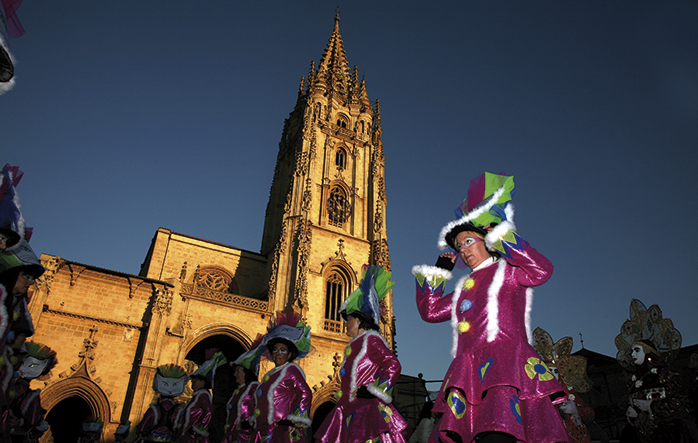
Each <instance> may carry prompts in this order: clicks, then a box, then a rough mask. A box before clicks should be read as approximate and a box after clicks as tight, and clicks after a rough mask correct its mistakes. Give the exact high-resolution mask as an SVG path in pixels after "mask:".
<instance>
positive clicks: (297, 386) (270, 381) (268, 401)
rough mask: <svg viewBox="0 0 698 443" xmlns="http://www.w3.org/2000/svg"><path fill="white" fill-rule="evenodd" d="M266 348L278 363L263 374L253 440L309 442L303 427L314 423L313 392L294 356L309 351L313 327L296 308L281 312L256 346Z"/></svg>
mask: <svg viewBox="0 0 698 443" xmlns="http://www.w3.org/2000/svg"><path fill="white" fill-rule="evenodd" d="M291 325H295V326H291ZM264 348H266V350H267V351H268V358H269V359H270V360H271V361H273V362H274V365H275V366H276V367H275V368H274V369H272V370H271V371H269V372H267V373H266V374H265V375H264V377H263V378H262V382H261V383H260V385H259V387H258V389H257V392H256V393H255V402H256V404H255V417H256V427H255V431H254V433H253V436H252V438H251V441H252V442H253V443H291V442H293V443H306V442H307V441H308V440H307V438H306V436H305V430H304V428H307V427H308V426H310V425H311V420H310V403H311V402H312V400H313V393H312V391H311V390H310V387H308V384H307V383H306V382H305V373H304V372H303V370H302V369H301V368H300V366H298V365H297V364H295V363H293V360H295V359H296V358H303V357H305V356H306V355H307V354H308V351H309V350H310V327H309V326H306V325H305V323H304V322H303V321H300V316H297V315H296V314H294V313H293V312H290V313H279V314H277V326H272V329H271V331H270V332H269V333H267V335H265V336H264V339H263V341H262V345H261V346H260V347H258V348H257V349H258V350H263V349H264ZM253 351H254V350H253ZM250 352H252V351H250ZM257 352H259V351H257Z"/></svg>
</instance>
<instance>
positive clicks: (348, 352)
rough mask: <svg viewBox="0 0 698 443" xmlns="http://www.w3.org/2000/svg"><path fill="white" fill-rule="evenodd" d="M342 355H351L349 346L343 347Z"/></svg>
mask: <svg viewBox="0 0 698 443" xmlns="http://www.w3.org/2000/svg"><path fill="white" fill-rule="evenodd" d="M344 355H345V356H346V357H348V356H350V355H351V347H350V346H347V347H346V348H344Z"/></svg>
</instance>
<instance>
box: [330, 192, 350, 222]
mask: <svg viewBox="0 0 698 443" xmlns="http://www.w3.org/2000/svg"><path fill="white" fill-rule="evenodd" d="M327 213H328V214H329V216H330V222H335V223H344V222H345V221H347V220H348V219H349V216H350V215H351V203H350V202H349V200H348V199H347V198H346V197H345V196H344V193H343V192H342V191H341V190H340V189H337V188H335V189H333V190H332V192H330V197H329V198H328V199H327Z"/></svg>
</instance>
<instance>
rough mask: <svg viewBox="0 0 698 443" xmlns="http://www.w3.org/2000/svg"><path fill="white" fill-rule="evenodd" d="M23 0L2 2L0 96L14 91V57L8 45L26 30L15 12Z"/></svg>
mask: <svg viewBox="0 0 698 443" xmlns="http://www.w3.org/2000/svg"><path fill="white" fill-rule="evenodd" d="M20 3H22V0H19V1H18V0H0V95H1V94H4V93H5V92H7V91H9V90H10V89H12V87H13V86H14V83H15V79H14V73H15V69H14V57H13V56H12V53H11V52H10V48H9V46H8V43H7V38H8V37H21V36H22V35H23V34H24V28H23V27H22V24H21V23H20V22H19V19H18V18H17V13H16V12H15V11H16V10H17V8H18V7H19V5H20Z"/></svg>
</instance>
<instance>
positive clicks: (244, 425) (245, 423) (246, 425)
mask: <svg viewBox="0 0 698 443" xmlns="http://www.w3.org/2000/svg"><path fill="white" fill-rule="evenodd" d="M240 427H241V428H242V429H245V430H250V429H252V425H251V424H250V422H249V421H247V420H245V421H243V422H242V423H240Z"/></svg>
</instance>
